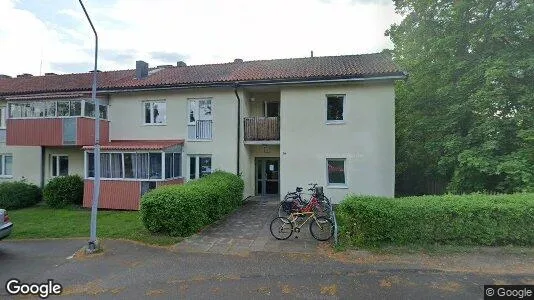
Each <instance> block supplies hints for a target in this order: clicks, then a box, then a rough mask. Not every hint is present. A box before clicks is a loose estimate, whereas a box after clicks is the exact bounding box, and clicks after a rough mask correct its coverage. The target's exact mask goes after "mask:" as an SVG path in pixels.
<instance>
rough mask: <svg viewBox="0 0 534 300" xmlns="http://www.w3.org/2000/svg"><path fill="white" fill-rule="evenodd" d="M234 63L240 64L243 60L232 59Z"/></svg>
mask: <svg viewBox="0 0 534 300" xmlns="http://www.w3.org/2000/svg"><path fill="white" fill-rule="evenodd" d="M234 62H235V63H242V62H243V60H242V59H241V58H236V59H234Z"/></svg>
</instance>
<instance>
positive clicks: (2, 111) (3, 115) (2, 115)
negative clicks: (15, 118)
mask: <svg viewBox="0 0 534 300" xmlns="http://www.w3.org/2000/svg"><path fill="white" fill-rule="evenodd" d="M6 120H7V106H0V129H6V123H7V121H6Z"/></svg>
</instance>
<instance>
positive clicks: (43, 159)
mask: <svg viewBox="0 0 534 300" xmlns="http://www.w3.org/2000/svg"><path fill="white" fill-rule="evenodd" d="M45 170H46V154H45V147H44V146H41V189H44V186H45Z"/></svg>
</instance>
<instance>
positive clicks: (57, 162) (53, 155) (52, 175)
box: [50, 154, 70, 177]
mask: <svg viewBox="0 0 534 300" xmlns="http://www.w3.org/2000/svg"><path fill="white" fill-rule="evenodd" d="M54 157H57V158H56V170H57V175H54V166H53V165H54ZM60 157H67V161H68V162H69V167H68V168H67V175H59V158H60ZM69 168H70V161H69V156H68V155H67V154H51V155H50V177H59V176H68V175H69Z"/></svg>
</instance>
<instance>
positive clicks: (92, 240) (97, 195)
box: [78, 0, 100, 251]
mask: <svg viewBox="0 0 534 300" xmlns="http://www.w3.org/2000/svg"><path fill="white" fill-rule="evenodd" d="M78 1H79V2H80V5H81V6H82V9H83V12H84V13H85V16H86V17H87V20H88V21H89V24H90V25H91V28H92V29H93V32H94V33H95V69H94V70H93V89H92V91H91V99H92V100H93V103H94V105H95V108H94V114H95V147H94V148H95V149H94V157H95V159H94V161H95V178H94V185H93V187H94V188H93V203H92V206H91V236H90V238H89V245H88V249H89V250H90V251H93V250H96V247H97V245H96V217H97V213H98V199H99V198H100V103H99V101H98V98H97V97H96V77H97V63H98V34H97V33H96V29H95V27H94V26H93V22H91V18H90V17H89V14H88V13H87V10H86V9H85V6H84V5H83V3H82V0H78Z"/></svg>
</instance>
